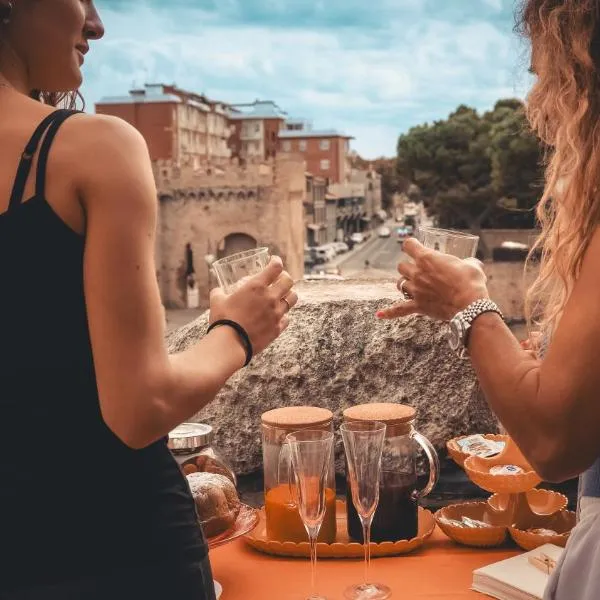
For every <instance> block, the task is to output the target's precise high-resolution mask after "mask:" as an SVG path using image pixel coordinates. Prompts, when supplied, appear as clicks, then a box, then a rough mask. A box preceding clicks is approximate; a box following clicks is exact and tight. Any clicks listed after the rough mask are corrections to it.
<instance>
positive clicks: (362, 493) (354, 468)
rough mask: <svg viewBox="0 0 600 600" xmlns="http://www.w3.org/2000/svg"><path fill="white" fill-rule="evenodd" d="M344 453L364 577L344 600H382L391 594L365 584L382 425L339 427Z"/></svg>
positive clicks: (376, 498) (376, 497) (381, 587)
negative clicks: (361, 543) (360, 533)
mask: <svg viewBox="0 0 600 600" xmlns="http://www.w3.org/2000/svg"><path fill="white" fill-rule="evenodd" d="M340 430H341V432H342V438H343V440H344V449H345V451H346V470H347V473H348V478H349V480H350V489H351V491H352V504H354V508H356V512H357V513H358V516H359V518H360V522H361V525H362V528H363V541H364V547H365V575H364V582H363V583H362V584H356V585H353V586H351V587H349V588H348V589H347V590H346V591H345V592H344V596H345V597H346V598H348V600H385V599H386V598H389V597H390V596H391V594H392V591H391V590H390V588H389V587H388V586H386V585H383V584H381V583H370V582H369V567H370V566H371V523H372V522H373V515H374V514H375V509H376V508H377V504H378V503H379V477H380V474H381V452H382V450H383V443H384V440H385V431H386V426H385V423H380V422H379V421H362V422H348V423H343V424H342V426H341V428H340Z"/></svg>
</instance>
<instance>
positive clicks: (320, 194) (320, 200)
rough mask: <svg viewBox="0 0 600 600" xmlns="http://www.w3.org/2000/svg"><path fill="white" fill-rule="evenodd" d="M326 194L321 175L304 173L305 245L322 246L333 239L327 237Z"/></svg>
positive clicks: (325, 186) (325, 185)
mask: <svg viewBox="0 0 600 600" xmlns="http://www.w3.org/2000/svg"><path fill="white" fill-rule="evenodd" d="M326 195H327V182H326V181H325V180H324V179H323V178H321V177H315V176H314V175H313V174H312V173H306V198H305V200H304V224H305V226H306V245H307V246H322V245H323V244H326V243H327V242H332V241H333V240H334V239H335V238H331V239H328V233H329V231H328V227H327V213H326V202H325V198H326ZM334 225H335V219H334Z"/></svg>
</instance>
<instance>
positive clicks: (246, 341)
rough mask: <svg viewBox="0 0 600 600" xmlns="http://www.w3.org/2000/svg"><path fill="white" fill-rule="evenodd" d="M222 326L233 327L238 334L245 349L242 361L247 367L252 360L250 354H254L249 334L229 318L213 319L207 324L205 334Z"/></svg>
mask: <svg viewBox="0 0 600 600" xmlns="http://www.w3.org/2000/svg"><path fill="white" fill-rule="evenodd" d="M222 326H225V327H231V328H232V329H235V331H236V333H237V334H238V335H239V336H240V339H241V340H242V344H243V345H244V349H245V350H246V362H245V363H244V366H245V367H247V366H248V365H249V364H250V361H251V360H252V356H253V355H254V349H253V348H252V342H251V341H250V336H249V335H248V333H247V332H246V330H245V329H244V328H243V327H242V326H241V325H240V324H239V323H236V322H235V321H230V320H229V319H219V320H218V321H215V322H214V323H212V324H211V325H210V326H209V328H208V329H207V331H206V334H207V335H208V334H209V333H210V332H211V331H212V330H213V329H216V328H217V327H222Z"/></svg>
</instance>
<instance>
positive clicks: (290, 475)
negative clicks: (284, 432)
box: [277, 442, 298, 507]
mask: <svg viewBox="0 0 600 600" xmlns="http://www.w3.org/2000/svg"><path fill="white" fill-rule="evenodd" d="M284 465H285V472H286V475H285V476H283V474H282V469H283V466H284ZM286 481H287V485H288V489H289V492H290V501H289V502H288V503H287V505H288V506H291V507H295V506H298V487H297V486H298V484H297V481H296V472H295V471H294V465H293V464H292V452H291V450H290V445H289V443H288V442H284V443H283V444H282V446H281V450H280V452H279V464H278V465H277V483H278V484H279V485H281V484H285V482H286Z"/></svg>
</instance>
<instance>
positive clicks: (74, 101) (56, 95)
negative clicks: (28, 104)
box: [31, 90, 85, 110]
mask: <svg viewBox="0 0 600 600" xmlns="http://www.w3.org/2000/svg"><path fill="white" fill-rule="evenodd" d="M31 97H32V98H33V99H34V100H39V101H40V102H43V103H44V104H48V105H49V106H57V107H58V106H59V107H61V108H68V109H71V110H75V109H79V110H83V109H84V108H85V101H84V99H83V96H82V95H81V93H80V92H78V91H77V92H40V91H38V90H34V91H33V92H31ZM78 104H79V107H78V106H77V105H78Z"/></svg>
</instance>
